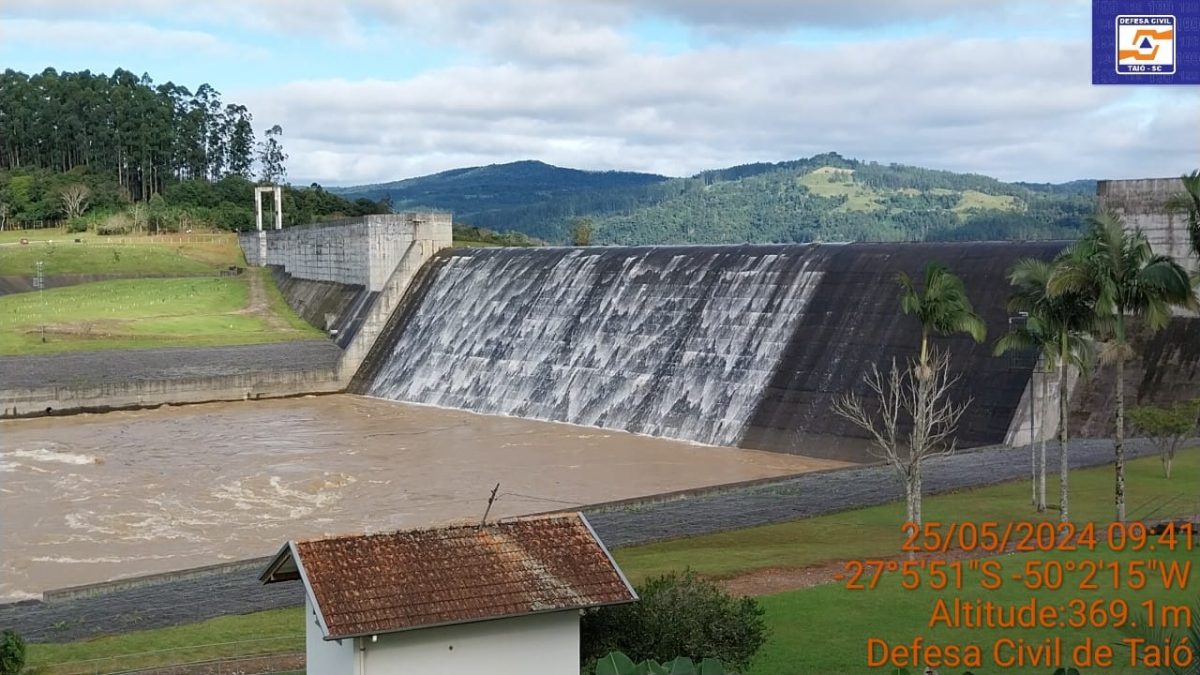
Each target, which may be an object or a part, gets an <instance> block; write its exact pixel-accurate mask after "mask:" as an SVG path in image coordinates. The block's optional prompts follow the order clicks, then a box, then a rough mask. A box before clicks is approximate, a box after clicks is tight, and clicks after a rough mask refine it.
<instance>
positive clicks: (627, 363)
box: [370, 247, 822, 445]
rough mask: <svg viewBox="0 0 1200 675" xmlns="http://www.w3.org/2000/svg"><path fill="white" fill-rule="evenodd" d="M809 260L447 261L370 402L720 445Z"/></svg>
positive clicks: (581, 256) (491, 254)
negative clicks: (379, 400) (425, 406)
mask: <svg viewBox="0 0 1200 675" xmlns="http://www.w3.org/2000/svg"><path fill="white" fill-rule="evenodd" d="M799 250H800V251H803V250H804V249H799ZM810 263H811V261H810V260H808V259H806V258H804V256H803V255H800V254H799V253H797V252H796V251H792V252H791V253H790V254H784V253H780V252H778V250H777V249H773V248H764V247H742V248H733V247H718V248H711V249H688V250H687V252H686V254H685V253H683V252H681V251H680V250H679V249H674V250H673V249H670V248H669V247H668V248H661V249H660V248H650V247H646V248H637V249H613V250H605V249H602V248H601V249H537V250H533V249H529V250H520V251H513V250H504V249H496V250H479V251H470V252H459V253H456V254H455V255H453V256H450V257H448V258H445V259H444V260H441V261H439V263H438V266H437V267H435V268H434V271H433V273H432V276H431V281H430V283H429V286H428V288H427V289H426V291H425V294H424V295H423V297H422V299H421V303H420V305H418V306H417V308H416V309H415V310H414V311H413V313H412V315H411V317H410V318H409V320H408V323H407V324H406V325H405V327H404V330H403V331H402V332H401V333H400V335H399V337H398V338H397V339H396V342H395V344H394V345H393V353H392V356H391V358H390V359H389V360H388V361H387V362H386V363H385V364H384V365H383V367H382V368H381V369H380V371H379V374H378V375H377V376H376V378H375V380H374V382H372V384H371V387H370V393H371V395H373V396H379V397H381V398H386V399H391V400H396V401H406V402H411V403H424V404H430V405H436V406H442V407H447V408H459V409H464V410H471V411H474V412H479V413H485V414H499V415H511V416H515V417H523V418H535V419H543V420H551V421H555V422H568V423H574V424H580V425H584V426H590V427H603V428H607V429H618V430H623V431H632V432H635V433H640V434H648V435H651V436H660V437H668V438H676V439H680V440H688V441H696V442H699V443H709V444H715V445H733V444H735V443H736V442H737V441H738V440H739V439H740V438H741V437H742V435H743V433H744V432H745V429H746V425H747V423H748V421H749V420H750V418H751V416H752V415H753V414H754V412H755V410H756V408H757V406H758V403H759V401H760V398H761V396H762V392H763V389H764V387H765V386H766V384H767V382H768V381H769V379H770V377H771V376H772V375H773V373H774V369H775V366H776V364H777V362H778V361H779V358H780V356H781V355H782V354H783V352H784V349H785V348H786V346H787V345H788V343H789V340H790V338H791V334H792V331H793V329H794V327H795V325H796V323H797V321H798V319H799V318H800V316H801V315H802V314H803V312H804V310H805V307H806V306H807V304H808V301H809V299H810V298H811V296H812V294H813V292H814V291H815V290H816V288H817V286H818V285H819V283H820V281H821V278H822V272H821V271H820V270H819V269H818V267H817V265H816V264H810Z"/></svg>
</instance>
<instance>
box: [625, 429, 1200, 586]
mask: <svg viewBox="0 0 1200 675" xmlns="http://www.w3.org/2000/svg"><path fill="white" fill-rule="evenodd" d="M1013 452H1025V451H1023V450H1013ZM1176 462H1177V464H1176V466H1177V467H1178V469H1177V471H1178V473H1173V475H1172V478H1171V479H1169V480H1168V479H1166V478H1163V476H1162V469H1161V467H1160V464H1159V462H1158V460H1157V459H1153V458H1147V459H1140V460H1137V461H1135V462H1130V463H1129V465H1128V466H1127V468H1126V480H1127V481H1128V484H1129V485H1128V490H1127V495H1128V500H1129V515H1130V517H1131V518H1144V517H1147V516H1153V515H1155V514H1154V513H1153V512H1154V511H1155V509H1156V508H1158V507H1159V506H1161V505H1164V504H1165V505H1166V507H1165V509H1163V510H1164V511H1165V512H1166V513H1158V514H1157V515H1159V516H1162V515H1168V514H1170V513H1171V512H1176V513H1184V512H1187V513H1197V512H1200V511H1198V504H1197V502H1198V498H1197V496H1196V495H1195V492H1194V487H1193V486H1195V485H1196V484H1197V483H1200V452H1197V450H1194V449H1193V450H1185V451H1182V452H1181V453H1180V456H1179V457H1178V459H1177V460H1176ZM1057 487H1058V480H1057V477H1055V476H1050V477H1049V486H1048V492H1047V497H1048V499H1049V501H1050V503H1051V504H1057V502H1058V490H1057ZM1112 490H1113V470H1112V468H1110V467H1098V468H1094V469H1086V470H1083V471H1074V472H1072V473H1071V516H1072V520H1074V521H1076V522H1082V521H1096V522H1107V521H1108V520H1111V519H1112V515H1113V506H1112ZM896 496H897V497H899V496H900V487H899V485H897V487H896ZM924 511H925V520H926V521H937V520H940V521H952V520H966V519H972V520H981V519H986V520H995V521H1000V522H1009V521H1014V520H1050V521H1055V522H1057V521H1058V511H1056V510H1050V511H1046V512H1045V513H1042V514H1038V513H1036V512H1035V511H1033V509H1032V508H1031V507H1030V506H1029V482H1028V481H1013V482H1011V483H1002V484H1000V485H994V486H991V487H985V488H979V489H975V490H967V491H963V492H954V493H949V494H944V495H938V496H935V497H929V498H927V499H926V500H925V504H924ZM903 520H904V504H903V503H902V502H895V503H892V504H886V505H883V506H877V507H872V508H867V509H857V510H854V511H846V512H843V513H835V514H832V515H828V516H821V517H819V518H808V519H805V520H794V521H790V522H786V523H780V524H777V525H765V526H762V527H752V528H748V529H743V530H734V531H732V532H723V533H720V534H711V535H704V536H700V537H691V538H688V539H680V540H675V541H667V542H662V543H658V544H647V545H644V546H633V547H629V548H624V549H621V550H619V551H617V552H616V553H615V555H616V558H617V562H619V563H620V564H621V566H622V567H623V568H624V569H625V570H626V572H627V573H628V574H630V575H631V576H632V577H634V578H640V577H643V576H647V575H657V574H662V573H664V572H667V571H670V570H672V569H678V568H679V567H681V566H683V565H690V566H691V567H692V569H694V570H696V571H698V572H700V573H701V574H704V575H706V576H709V577H713V578H727V577H732V576H736V575H739V574H745V573H747V572H753V571H754V570H758V569H765V568H771V567H793V568H794V567H808V566H813V565H819V564H821V563H824V562H828V561H830V560H846V559H850V558H861V557H869V556H875V557H878V556H894V555H896V553H897V551H898V550H899V547H900V544H901V542H902V541H903V539H902V534H901V532H900V528H899V524H900V523H901V522H903Z"/></svg>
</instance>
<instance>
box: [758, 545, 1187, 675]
mask: <svg viewBox="0 0 1200 675" xmlns="http://www.w3.org/2000/svg"><path fill="white" fill-rule="evenodd" d="M1196 555H1197V554H1196V552H1195V551H1193V552H1184V551H1174V552H1155V553H1141V554H1134V553H1100V552H1099V551H1097V552H1092V553H1086V552H1075V553H1057V554H1025V555H1013V556H1005V557H1004V558H1002V559H1001V560H1000V562H1001V564H1002V565H1003V570H1004V572H1003V574H1004V575H1005V582H1004V584H1003V585H1002V586H1001V587H1000V588H999V589H998V590H995V591H986V590H981V589H980V588H979V586H978V584H977V583H976V581H977V580H978V579H979V576H980V575H979V574H978V573H977V572H976V573H970V572H964V579H965V580H966V581H967V583H964V587H963V589H962V590H955V591H951V592H946V591H942V592H937V591H932V590H928V589H927V588H920V589H915V590H905V589H903V588H901V587H900V575H898V574H891V575H886V574H885V575H884V576H883V577H882V579H881V581H880V583H879V585H878V586H877V587H876V588H874V589H870V590H863V591H858V590H847V589H846V588H845V587H844V586H843V585H842V584H829V585H825V586H818V587H815V588H808V589H804V590H800V591H792V592H788V593H779V594H777V595H770V596H766V597H763V598H761V599H760V601H761V602H762V605H763V607H764V608H765V609H766V611H767V621H768V623H769V625H770V626H771V636H770V639H769V641H768V642H767V644H766V646H764V647H763V649H762V650H761V651H760V652H759V653H758V655H757V656H756V657H755V661H754V663H753V665H752V667H751V669H750V673H751V674H752V675H792V674H793V673H861V672H871V671H872V670H874V671H876V672H891V668H875V669H870V668H867V667H866V666H867V639H868V638H878V639H881V640H885V641H887V642H889V643H891V644H903V643H908V644H911V643H912V641H913V639H914V638H916V637H917V636H923V637H924V638H925V641H926V642H932V643H939V644H955V645H960V646H961V645H967V644H971V643H974V644H978V645H980V646H981V648H982V652H983V661H982V663H983V665H982V667H972V668H967V667H958V668H949V667H943V668H940V672H942V673H954V674H956V675H957V674H958V673H962V672H963V671H965V670H968V669H970V670H973V671H974V672H977V673H992V672H998V671H1000V670H1003V672H1020V673H1040V674H1041V675H1050V673H1052V672H1053V671H1054V669H1055V666H1050V667H1045V663H1042V664H1039V665H1041V666H1043V667H1034V666H1035V664H1028V665H1027V666H1026V667H1021V668H1017V667H1010V668H1004V669H1001V668H999V667H998V666H999V665H1007V664H1003V663H1002V664H997V663H996V662H995V661H994V660H993V649H994V646H995V642H996V641H997V640H998V639H1001V638H1009V639H1013V640H1016V639H1023V640H1025V642H1026V643H1027V644H1034V645H1039V644H1042V643H1043V641H1044V640H1046V639H1047V638H1056V637H1061V638H1063V642H1064V647H1063V650H1064V651H1063V658H1064V659H1070V647H1074V646H1075V645H1078V644H1079V643H1080V642H1081V641H1082V640H1083V639H1084V638H1089V637H1090V638H1091V639H1092V640H1093V641H1094V642H1098V643H1102V644H1107V645H1114V646H1115V649H1114V654H1115V655H1118V656H1119V657H1120V658H1121V659H1127V658H1128V657H1129V652H1128V650H1126V649H1125V648H1124V647H1123V646H1119V645H1120V640H1121V639H1122V638H1123V637H1125V635H1124V634H1123V633H1122V632H1121V631H1120V630H1118V629H1115V628H1111V627H1109V628H1092V627H1089V628H1081V629H1075V628H1071V627H1068V626H1065V625H1064V626H1063V627H1061V628H1050V629H1045V628H1029V629H1023V628H986V627H972V628H966V627H962V628H957V627H956V628H950V627H947V626H946V625H944V624H942V625H938V626H935V627H929V625H928V624H929V621H930V618H931V617H932V615H933V607H934V604H935V603H936V601H937V600H938V599H939V598H942V599H945V600H946V601H947V602H950V603H952V602H953V600H954V598H955V597H958V598H960V599H962V600H966V601H971V602H975V601H980V600H991V601H994V602H997V603H1003V604H1004V605H1020V604H1025V603H1028V602H1029V601H1030V599H1031V598H1036V599H1037V602H1038V603H1039V604H1043V603H1044V604H1046V605H1050V606H1053V607H1056V608H1057V607H1062V606H1065V607H1067V608H1068V609H1067V610H1066V611H1065V612H1064V613H1063V614H1061V615H1060V618H1059V619H1058V621H1059V622H1062V623H1064V624H1065V622H1067V621H1068V620H1070V611H1071V609H1070V606H1069V604H1068V603H1070V602H1071V601H1072V600H1074V599H1079V600H1082V601H1084V602H1086V603H1091V602H1092V601H1094V600H1100V599H1102V600H1104V601H1106V602H1107V601H1111V600H1113V599H1116V598H1121V599H1123V600H1125V601H1126V602H1127V604H1128V606H1129V607H1130V611H1129V616H1130V617H1131V619H1130V621H1133V622H1135V623H1136V622H1137V619H1138V618H1141V617H1137V618H1132V617H1136V615H1137V614H1138V613H1139V612H1140V611H1141V610H1140V608H1139V607H1138V605H1139V603H1142V602H1144V601H1146V600H1149V599H1153V600H1155V601H1156V602H1165V603H1168V604H1176V603H1178V604H1182V605H1187V606H1192V605H1194V604H1195V602H1196V593H1195V591H1190V592H1183V593H1181V592H1180V591H1179V590H1177V587H1176V588H1172V589H1171V590H1165V589H1164V588H1163V584H1162V582H1161V579H1157V580H1156V581H1155V582H1154V583H1148V584H1147V586H1146V588H1144V589H1142V590H1139V591H1132V590H1128V589H1126V590H1123V591H1120V592H1116V591H1112V590H1096V591H1093V590H1085V591H1081V590H1078V584H1079V582H1080V581H1081V580H1082V579H1083V575H1082V574H1080V573H1078V572H1075V573H1073V574H1068V575H1066V577H1065V578H1066V580H1067V583H1066V584H1064V587H1063V588H1062V589H1059V590H1056V591H1045V590H1038V591H1030V590H1028V589H1027V588H1026V587H1025V586H1023V585H1022V584H1021V583H1019V582H1017V581H1014V580H1013V579H1012V578H1011V575H1012V574H1013V573H1018V572H1019V570H1021V569H1023V567H1024V564H1025V561H1027V560H1042V561H1045V560H1059V561H1063V562H1064V563H1065V562H1067V561H1072V562H1075V563H1076V564H1078V562H1080V561H1082V560H1104V561H1123V562H1127V561H1132V560H1138V559H1146V558H1148V557H1153V558H1155V559H1157V560H1163V561H1180V562H1183V561H1188V560H1193V559H1195V557H1196ZM1195 576H1196V575H1195V573H1193V574H1192V575H1191V578H1193V579H1194V578H1195ZM1156 614H1157V612H1156ZM1172 616H1174V615H1173V614H1172ZM1142 623H1145V621H1144V619H1143V620H1142ZM1179 632H1183V631H1179ZM1130 635H1132V636H1135V637H1136V636H1138V634H1137V633H1136V632H1132V630H1131V633H1130ZM879 653H880V652H877V658H879V656H878V654H879ZM1014 653H1015V652H1014ZM1062 665H1064V666H1067V667H1071V666H1072V665H1074V664H1072V663H1069V662H1064V663H1063V664H1062ZM1115 665H1116V663H1114V666H1115ZM906 667H908V668H909V669H910V670H911V671H912V672H915V673H920V672H922V671H923V670H924V664H922V665H921V666H920V667H912V666H911V664H906ZM1082 670H1083V671H1084V672H1105V673H1116V672H1147V671H1146V670H1145V669H1141V670H1132V669H1117V668H1115V667H1113V668H1106V669H1103V670H1102V671H1101V670H1100V669H1088V668H1083V669H1082ZM1151 672H1153V671H1151Z"/></svg>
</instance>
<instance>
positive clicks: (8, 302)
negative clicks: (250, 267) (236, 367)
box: [0, 271, 320, 354]
mask: <svg viewBox="0 0 1200 675" xmlns="http://www.w3.org/2000/svg"><path fill="white" fill-rule="evenodd" d="M257 273H258V271H254V272H252V273H251V274H257ZM250 281H251V280H250V275H244V276H241V277H192V278H178V279H123V280H117V281H105V282H97V283H91V284H83V285H79V286H69V287H66V288H55V289H50V290H46V291H43V292H41V293H19V294H14V295H7V296H3V297H0V317H3V321H4V323H5V325H6V326H7V327H8V330H6V331H4V332H0V354H51V353H58V352H66V351H79V350H92V349H145V348H151V347H210V346H216V345H230V344H259V343H264V342H286V341H291V340H303V339H311V338H316V337H319V335H320V333H319V331H317V330H316V329H314V328H312V327H311V326H308V325H307V324H306V323H304V321H303V320H302V319H300V318H299V317H297V316H296V315H295V313H293V312H292V311H291V309H290V308H288V307H287V305H286V304H285V303H283V300H282V298H281V297H279V295H278V291H275V293H274V295H270V294H269V293H268V302H267V303H266V307H265V308H254V307H251V306H249V301H250ZM263 284H264V286H266V287H270V288H273V285H272V284H271V283H270V279H269V277H267V278H265V279H263ZM43 325H44V326H45V333H46V341H45V342H42V326H43Z"/></svg>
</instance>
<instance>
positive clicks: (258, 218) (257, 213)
mask: <svg viewBox="0 0 1200 675" xmlns="http://www.w3.org/2000/svg"><path fill="white" fill-rule="evenodd" d="M254 224H255V228H256V229H257V230H258V231H259V232H262V192H260V191H259V190H258V189H257V188H255V190H254Z"/></svg>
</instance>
